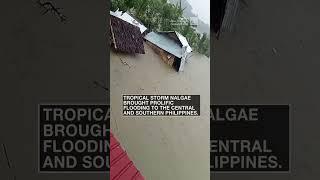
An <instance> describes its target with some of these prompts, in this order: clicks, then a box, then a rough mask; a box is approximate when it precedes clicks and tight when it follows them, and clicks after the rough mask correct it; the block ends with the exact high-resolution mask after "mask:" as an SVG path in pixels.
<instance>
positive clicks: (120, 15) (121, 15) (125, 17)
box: [110, 11, 147, 34]
mask: <svg viewBox="0 0 320 180" xmlns="http://www.w3.org/2000/svg"><path fill="white" fill-rule="evenodd" d="M110 14H111V15H113V16H116V17H118V18H120V19H122V20H124V21H126V22H128V23H130V24H132V25H135V26H137V27H138V28H139V29H140V32H141V34H142V33H144V32H145V31H146V30H147V28H146V27H145V26H144V25H143V24H142V23H141V22H139V21H137V20H136V19H135V18H134V17H132V16H131V15H130V14H128V13H127V12H125V13H123V12H122V11H116V12H113V11H110Z"/></svg>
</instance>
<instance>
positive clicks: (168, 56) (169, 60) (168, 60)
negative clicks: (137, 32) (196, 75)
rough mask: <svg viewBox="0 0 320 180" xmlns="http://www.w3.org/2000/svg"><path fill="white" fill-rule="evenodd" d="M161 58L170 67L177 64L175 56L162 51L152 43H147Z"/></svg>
mask: <svg viewBox="0 0 320 180" xmlns="http://www.w3.org/2000/svg"><path fill="white" fill-rule="evenodd" d="M146 43H147V44H148V45H149V46H150V47H151V48H152V49H153V50H154V51H155V52H156V53H157V54H159V56H160V57H161V59H162V60H163V61H164V62H165V63H166V64H168V65H169V66H171V67H173V65H174V62H175V56H174V55H172V54H170V53H168V52H166V51H164V50H162V49H161V48H159V47H157V46H156V45H154V44H152V43H151V42H149V41H147V42H146Z"/></svg>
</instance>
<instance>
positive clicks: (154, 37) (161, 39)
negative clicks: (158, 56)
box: [145, 32, 183, 58]
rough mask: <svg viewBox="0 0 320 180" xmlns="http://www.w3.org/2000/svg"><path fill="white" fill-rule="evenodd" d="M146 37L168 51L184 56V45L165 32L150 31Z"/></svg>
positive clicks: (180, 56)
mask: <svg viewBox="0 0 320 180" xmlns="http://www.w3.org/2000/svg"><path fill="white" fill-rule="evenodd" d="M145 39H146V40H147V41H149V42H151V43H152V44H154V45H156V46H158V47H159V48H161V49H163V50H165V51H167V52H168V53H170V54H172V55H174V56H176V57H178V58H182V55H183V49H182V47H181V46H180V45H179V44H178V43H176V42H175V41H174V40H173V39H171V38H170V37H168V36H166V35H165V34H161V33H155V32H150V33H149V34H147V35H146V36H145Z"/></svg>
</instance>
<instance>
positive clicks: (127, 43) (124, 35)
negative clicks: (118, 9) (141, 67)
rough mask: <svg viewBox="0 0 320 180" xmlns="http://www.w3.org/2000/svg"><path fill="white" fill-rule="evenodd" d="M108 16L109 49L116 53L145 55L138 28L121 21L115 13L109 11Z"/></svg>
mask: <svg viewBox="0 0 320 180" xmlns="http://www.w3.org/2000/svg"><path fill="white" fill-rule="evenodd" d="M110 15H111V16H110V43H111V44H110V45H111V47H113V49H114V50H115V51H118V52H123V53H131V54H134V53H139V54H145V51H144V44H143V42H144V40H143V36H142V34H141V30H140V28H139V27H138V26H136V25H133V24H131V23H129V22H127V21H125V20H123V19H122V18H120V17H121V16H120V17H119V16H118V14H117V13H115V12H112V11H111V12H110Z"/></svg>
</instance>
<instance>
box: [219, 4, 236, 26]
mask: <svg viewBox="0 0 320 180" xmlns="http://www.w3.org/2000/svg"><path fill="white" fill-rule="evenodd" d="M239 8H240V2H239V0H227V3H226V9H225V14H224V18H223V22H222V27H221V30H222V31H223V32H231V31H232V30H233V28H234V23H235V19H236V17H237V15H238V13H239Z"/></svg>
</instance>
